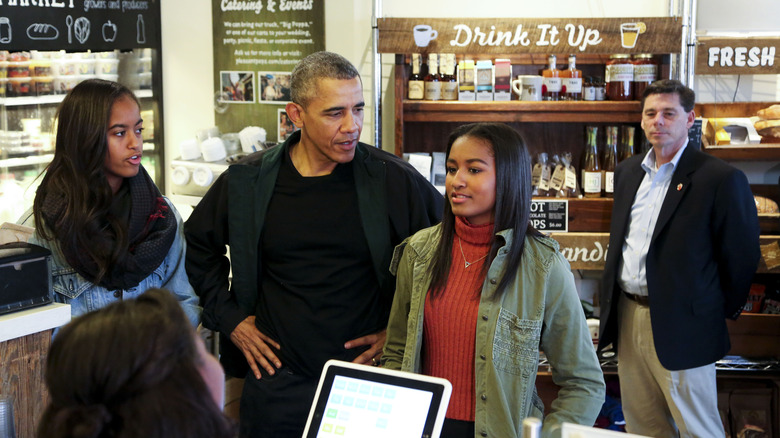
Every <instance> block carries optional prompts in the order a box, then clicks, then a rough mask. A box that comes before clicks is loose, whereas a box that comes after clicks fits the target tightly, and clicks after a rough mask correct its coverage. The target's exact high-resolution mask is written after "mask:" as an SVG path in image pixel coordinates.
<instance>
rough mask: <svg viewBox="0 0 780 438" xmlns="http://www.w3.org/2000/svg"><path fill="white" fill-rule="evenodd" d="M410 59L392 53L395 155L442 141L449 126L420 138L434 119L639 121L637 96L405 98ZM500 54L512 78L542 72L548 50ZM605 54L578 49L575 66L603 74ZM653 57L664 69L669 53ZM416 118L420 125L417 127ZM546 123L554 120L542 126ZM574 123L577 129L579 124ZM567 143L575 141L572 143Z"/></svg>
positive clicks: (539, 124)
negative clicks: (618, 98) (434, 136)
mask: <svg viewBox="0 0 780 438" xmlns="http://www.w3.org/2000/svg"><path fill="white" fill-rule="evenodd" d="M565 57H566V55H561V56H560V59H563V60H564V62H563V63H559V66H560V68H561V69H563V68H564V67H563V66H564V65H565V59H566V58H565ZM455 58H456V59H455V62H460V61H461V60H463V59H473V60H475V61H476V62H478V61H481V60H492V59H493V58H492V57H490V56H488V55H474V56H471V55H457V56H456V57H455ZM412 59H413V56H409V55H400V54H399V55H396V69H395V153H396V154H397V155H399V156H401V155H402V154H403V153H404V152H420V151H426V150H431V147H430V145H431V144H433V145H442V144H443V142H444V141H445V139H446V136H447V134H449V131H447V132H445V133H443V134H444V135H443V136H440V137H439V139H438V140H435V139H434V141H433V142H430V141H428V140H421V139H420V135H421V134H422V136H423V137H428V138H429V137H430V136H429V135H427V132H428V131H430V128H432V127H434V126H437V125H444V126H447V127H448V128H452V127H454V126H453V125H452V124H453V123H458V124H460V123H470V122H505V123H517V124H523V123H534V124H535V125H534V126H535V127H536V128H537V129H542V130H546V131H560V130H561V128H562V127H563V126H564V124H566V123H637V124H638V122H639V120H640V108H639V105H640V104H639V101H636V100H630V101H608V100H593V101H590V100H587V101H586V100H579V101H565V100H563V101H526V100H517V99H518V96H517V94H516V93H515V92H512V93H511V100H505V101H496V100H493V101H480V100H469V101H464V100H425V99H422V100H418V99H409V98H408V97H409V95H408V92H409V79H410V76H411V74H412V67H411V66H410V62H411V60H412ZM419 59H420V60H424V59H426V55H421V56H420V57H419ZM501 59H508V60H509V61H510V63H511V77H512V78H514V77H517V76H518V75H529V74H531V75H536V76H541V74H542V73H543V70H544V69H545V68H544V67H545V65H547V62H548V56H547V55H531V54H514V55H507V56H502V57H501ZM609 59H610V57H609V55H588V54H579V55H577V59H576V67H577V69H579V70H581V71H582V76H590V75H601V76H603V75H604V73H605V68H606V64H607V63H608V62H609ZM654 59H655V60H656V61H657V62H658V71H659V75H668V71H669V56H668V55H661V56H656V57H654ZM449 63H452V61H449ZM425 73H426V72H425V69H424V68H423V69H422V70H421V71H420V77H421V78H422V77H424V76H425ZM418 85H419V84H418ZM418 94H419V93H418ZM416 124H420V125H422V126H421V127H417V126H415V125H416ZM546 125H554V126H547V127H546V128H545V126H546ZM578 129H580V131H581V129H582V128H581V127H579V128H578ZM433 131H435V132H437V135H440V134H442V132H441V130H440V129H435V128H434V129H433ZM564 132H565V130H564ZM570 140H571V139H570ZM575 141H576V140H575ZM577 144H579V143H577ZM571 147H576V146H573V145H572V146H571ZM433 150H443V146H441V147H438V146H437V147H436V149H433Z"/></svg>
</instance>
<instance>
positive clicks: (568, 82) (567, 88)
mask: <svg viewBox="0 0 780 438" xmlns="http://www.w3.org/2000/svg"><path fill="white" fill-rule="evenodd" d="M561 78H562V79H561V83H562V85H561V92H563V93H565V96H566V100H582V70H577V55H569V67H568V68H567V69H566V70H563V71H561Z"/></svg>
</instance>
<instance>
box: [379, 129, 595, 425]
mask: <svg viewBox="0 0 780 438" xmlns="http://www.w3.org/2000/svg"><path fill="white" fill-rule="evenodd" d="M446 163H447V164H446V166H447V177H446V183H445V184H446V196H447V202H446V203H445V207H444V216H443V220H442V223H441V224H439V225H436V226H434V227H431V228H427V229H424V230H421V231H419V232H417V233H416V234H414V235H413V236H411V237H410V238H408V239H407V240H406V241H405V242H404V243H403V244H401V245H399V247H398V248H396V255H395V260H394V262H393V265H392V268H391V269H394V271H395V273H396V275H397V283H396V293H395V298H394V302H393V306H392V310H391V314H390V321H389V325H388V329H387V341H386V343H385V349H384V355H383V357H382V364H383V366H386V367H388V368H394V369H403V370H406V371H412V372H417V373H424V374H429V375H433V376H437V377H444V378H446V379H448V380H450V382H452V384H453V393H452V398H451V400H450V405H449V407H448V411H447V419H446V420H445V423H444V428H443V430H442V436H447V437H474V436H485V437H491V436H492V437H519V436H520V435H521V424H522V421H523V419H524V418H526V417H538V418H542V417H543V416H544V406H543V404H542V402H541V400H540V399H539V397H538V395H537V394H536V388H535V381H536V371H537V368H538V363H539V352H540V350H542V351H544V354H545V355H546V356H547V359H548V360H549V363H550V365H551V369H552V377H553V381H554V382H555V383H556V384H557V385H558V386H560V391H559V392H558V397H557V399H556V400H555V401H553V403H552V404H551V406H550V412H549V414H548V415H547V417H546V418H545V419H544V423H543V429H542V432H543V435H544V436H559V435H560V426H561V424H562V423H563V422H571V423H578V424H585V425H589V426H590V425H592V424H593V422H594V421H595V419H596V416H597V415H598V412H599V410H600V408H601V405H602V403H603V401H604V377H603V374H602V372H601V368H600V366H599V363H598V359H597V357H596V354H595V350H594V348H593V343H592V342H591V338H590V333H589V331H588V328H587V326H586V323H585V315H584V312H583V311H582V306H581V305H580V301H579V297H578V296H577V291H576V289H575V285H574V277H573V275H572V273H571V270H570V267H569V263H568V262H567V261H566V259H565V258H564V257H563V256H562V255H561V253H560V251H559V249H558V244H557V243H556V242H555V241H554V240H552V239H550V238H549V237H545V236H544V235H542V234H541V233H539V232H538V231H537V230H535V229H534V228H533V227H532V226H531V225H530V223H529V216H530V208H531V161H530V157H529V155H528V151H527V149H526V145H525V142H524V141H523V139H522V137H520V135H519V134H518V133H517V132H516V131H514V130H513V129H512V128H510V127H508V126H506V125H504V124H494V123H476V124H471V125H465V126H461V127H459V128H458V129H456V130H455V131H454V132H453V133H452V134H451V135H450V138H449V141H448V145H447V162H446Z"/></svg>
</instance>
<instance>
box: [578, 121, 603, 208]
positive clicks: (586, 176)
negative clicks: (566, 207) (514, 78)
mask: <svg viewBox="0 0 780 438" xmlns="http://www.w3.org/2000/svg"><path fill="white" fill-rule="evenodd" d="M598 130H599V128H598V127H597V126H587V127H586V128H585V136H586V146H585V155H584V159H583V161H582V194H583V196H585V197H586V198H600V197H601V166H599V152H598V146H597V145H596V136H597V135H598Z"/></svg>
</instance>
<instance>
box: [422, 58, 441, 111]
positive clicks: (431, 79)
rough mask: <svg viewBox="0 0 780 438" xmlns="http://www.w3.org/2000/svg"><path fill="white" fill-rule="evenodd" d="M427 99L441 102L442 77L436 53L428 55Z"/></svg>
mask: <svg viewBox="0 0 780 438" xmlns="http://www.w3.org/2000/svg"><path fill="white" fill-rule="evenodd" d="M425 99H426V100H441V76H439V59H438V55H437V54H435V53H430V54H428V74H427V75H426V76H425Z"/></svg>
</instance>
